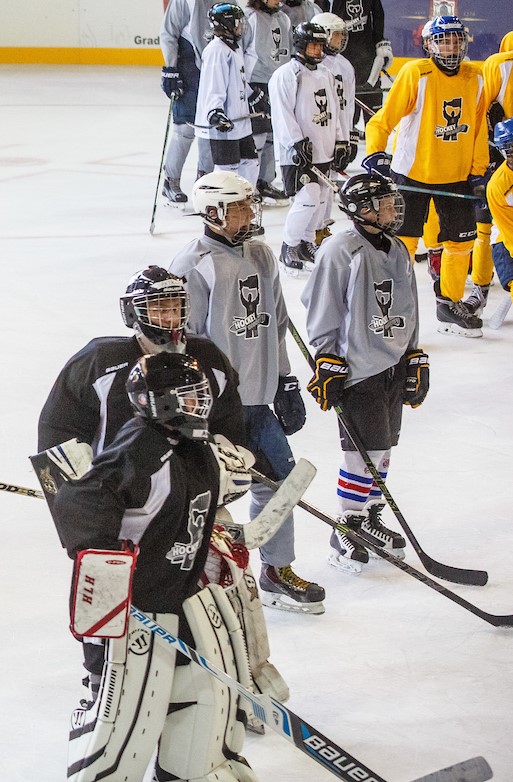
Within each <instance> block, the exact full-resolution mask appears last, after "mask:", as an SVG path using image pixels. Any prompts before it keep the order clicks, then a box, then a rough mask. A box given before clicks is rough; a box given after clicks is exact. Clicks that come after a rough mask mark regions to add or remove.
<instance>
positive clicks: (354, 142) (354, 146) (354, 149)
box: [349, 128, 360, 163]
mask: <svg viewBox="0 0 513 782" xmlns="http://www.w3.org/2000/svg"><path fill="white" fill-rule="evenodd" d="M359 141H360V132H359V131H358V130H357V129H356V128H353V130H350V131H349V143H350V144H351V154H350V156H349V162H350V163H352V162H353V160H354V159H355V158H356V156H357V154H358V142H359Z"/></svg>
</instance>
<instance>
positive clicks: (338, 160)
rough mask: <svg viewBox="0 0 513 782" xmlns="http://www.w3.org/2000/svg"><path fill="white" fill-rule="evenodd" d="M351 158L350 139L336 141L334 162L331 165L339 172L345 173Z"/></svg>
mask: <svg viewBox="0 0 513 782" xmlns="http://www.w3.org/2000/svg"><path fill="white" fill-rule="evenodd" d="M350 159H351V144H350V143H349V141H335V150H334V153H333V162H332V164H331V167H332V168H333V170H334V171H336V172H337V174H343V173H344V171H345V170H346V168H347V165H348V163H349V162H350Z"/></svg>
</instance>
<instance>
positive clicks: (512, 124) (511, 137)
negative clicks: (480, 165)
mask: <svg viewBox="0 0 513 782" xmlns="http://www.w3.org/2000/svg"><path fill="white" fill-rule="evenodd" d="M493 143H494V144H495V146H496V147H497V149H498V150H499V151H500V153H501V154H502V155H503V156H504V157H505V158H511V157H513V119H507V120H504V122H498V123H497V124H496V126H495V129H494V131H493Z"/></svg>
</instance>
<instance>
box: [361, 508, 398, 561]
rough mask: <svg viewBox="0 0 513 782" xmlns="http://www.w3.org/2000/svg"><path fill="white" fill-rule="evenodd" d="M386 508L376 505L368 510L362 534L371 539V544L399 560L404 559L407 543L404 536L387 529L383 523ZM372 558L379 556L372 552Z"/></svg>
mask: <svg viewBox="0 0 513 782" xmlns="http://www.w3.org/2000/svg"><path fill="white" fill-rule="evenodd" d="M384 507H385V505H384V504H383V503H376V504H374V505H369V506H368V507H367V508H366V510H367V512H368V517H367V519H366V520H365V521H364V522H363V524H362V527H361V532H362V533H363V534H364V537H368V538H369V540H370V541H371V543H374V544H375V545H376V546H380V548H384V549H386V550H387V551H390V552H391V553H392V554H393V555H394V556H396V557H397V558H398V559H404V551H403V549H404V548H405V547H406V541H405V539H404V538H403V536H402V535H400V534H399V533H398V532H394V530H393V529H389V528H388V527H385V525H384V524H383V522H382V521H381V513H382V512H383V508H384ZM370 556H371V557H377V556H378V555H377V554H373V553H372V551H371V552H370Z"/></svg>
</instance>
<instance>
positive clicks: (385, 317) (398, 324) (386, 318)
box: [369, 280, 405, 339]
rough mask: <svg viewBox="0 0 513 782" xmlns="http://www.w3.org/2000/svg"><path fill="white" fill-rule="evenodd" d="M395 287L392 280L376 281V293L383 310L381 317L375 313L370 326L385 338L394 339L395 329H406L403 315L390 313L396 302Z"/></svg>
mask: <svg viewBox="0 0 513 782" xmlns="http://www.w3.org/2000/svg"><path fill="white" fill-rule="evenodd" d="M393 287H394V284H393V282H392V280H383V282H375V283H374V295H375V296H376V301H377V302H378V306H379V308H380V310H381V317H379V316H378V315H373V317H372V320H371V322H370V323H369V328H370V330H371V331H373V332H374V334H382V335H383V337H384V338H385V339H393V338H394V332H393V329H404V326H405V320H404V318H403V316H402V315H392V316H391V315H390V310H391V309H392V305H393V303H394V296H393Z"/></svg>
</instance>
